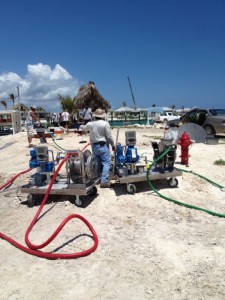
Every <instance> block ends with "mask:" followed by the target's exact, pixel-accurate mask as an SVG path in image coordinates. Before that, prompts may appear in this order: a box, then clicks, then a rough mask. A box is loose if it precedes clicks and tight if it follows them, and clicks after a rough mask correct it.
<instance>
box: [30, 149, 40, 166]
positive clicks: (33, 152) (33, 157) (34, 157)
mask: <svg viewBox="0 0 225 300" xmlns="http://www.w3.org/2000/svg"><path fill="white" fill-rule="evenodd" d="M30 156H31V159H30V161H29V167H30V168H31V169H34V168H37V167H39V161H38V159H37V151H36V150H35V149H32V150H30Z"/></svg>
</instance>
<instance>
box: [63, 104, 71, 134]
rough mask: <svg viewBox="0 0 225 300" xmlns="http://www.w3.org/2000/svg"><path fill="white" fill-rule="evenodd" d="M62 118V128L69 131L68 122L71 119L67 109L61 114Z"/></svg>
mask: <svg viewBox="0 0 225 300" xmlns="http://www.w3.org/2000/svg"><path fill="white" fill-rule="evenodd" d="M61 118H62V126H63V127H64V128H66V131H68V122H69V118H70V114H69V113H68V111H67V109H64V111H63V112H62V114H61Z"/></svg>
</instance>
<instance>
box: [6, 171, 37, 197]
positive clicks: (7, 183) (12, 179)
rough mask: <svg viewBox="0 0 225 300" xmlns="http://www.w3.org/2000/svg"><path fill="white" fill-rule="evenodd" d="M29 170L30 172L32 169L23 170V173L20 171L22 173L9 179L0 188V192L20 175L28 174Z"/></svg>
mask: <svg viewBox="0 0 225 300" xmlns="http://www.w3.org/2000/svg"><path fill="white" fill-rule="evenodd" d="M31 170H32V169H31V168H29V169H27V170H25V171H22V172H20V173H18V174H17V175H15V176H14V177H13V178H11V179H10V180H9V181H8V182H6V183H5V184H3V185H2V186H1V187H0V191H1V190H2V189H4V187H6V186H8V185H9V184H10V183H12V182H13V181H14V180H15V179H16V178H17V177H19V176H20V175H22V174H25V173H27V172H30V171H31Z"/></svg>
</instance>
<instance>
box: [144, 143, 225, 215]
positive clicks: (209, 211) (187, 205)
mask: <svg viewBox="0 0 225 300" xmlns="http://www.w3.org/2000/svg"><path fill="white" fill-rule="evenodd" d="M171 148H172V147H169V148H168V149H167V150H166V151H165V152H163V153H162V155H160V156H159V157H158V158H157V159H156V160H154V161H153V162H152V164H151V165H150V166H149V168H148V169H147V182H148V185H149V186H150V188H151V189H153V191H154V192H155V193H156V194H157V195H158V196H160V197H161V198H163V199H165V200H168V201H171V202H173V203H175V204H178V205H181V206H185V207H187V208H192V209H196V210H201V211H204V212H206V213H208V214H210V215H213V216H217V217H220V218H225V214H219V213H216V212H214V211H211V210H207V209H205V208H202V207H198V206H194V205H191V204H188V203H184V202H180V201H177V200H174V199H171V198H169V197H166V196H164V195H162V194H161V193H159V192H158V191H157V190H156V189H155V188H154V186H153V185H152V183H151V181H150V179H149V174H150V169H151V167H152V166H153V165H155V164H156V163H157V162H158V161H159V160H160V159H162V158H163V157H164V156H165V155H166V154H167V153H168V152H169V151H170V150H171ZM178 170H181V171H184V172H187V173H192V174H194V175H196V176H199V177H201V178H203V179H205V180H207V181H208V182H209V183H211V184H212V185H215V186H217V187H219V188H224V187H223V186H221V185H219V184H217V183H215V182H213V181H212V180H210V179H208V178H206V177H204V176H202V175H199V174H197V173H195V172H192V171H186V170H182V169H178Z"/></svg>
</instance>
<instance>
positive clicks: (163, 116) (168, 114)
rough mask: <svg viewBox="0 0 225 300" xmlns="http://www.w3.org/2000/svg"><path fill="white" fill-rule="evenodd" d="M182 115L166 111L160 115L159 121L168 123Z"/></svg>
mask: <svg viewBox="0 0 225 300" xmlns="http://www.w3.org/2000/svg"><path fill="white" fill-rule="evenodd" d="M179 118H180V117H179V116H178V114H176V113H175V112H173V111H164V112H163V113H161V114H160V115H159V116H158V119H157V120H156V122H157V123H163V124H167V122H168V121H172V120H175V119H179Z"/></svg>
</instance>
